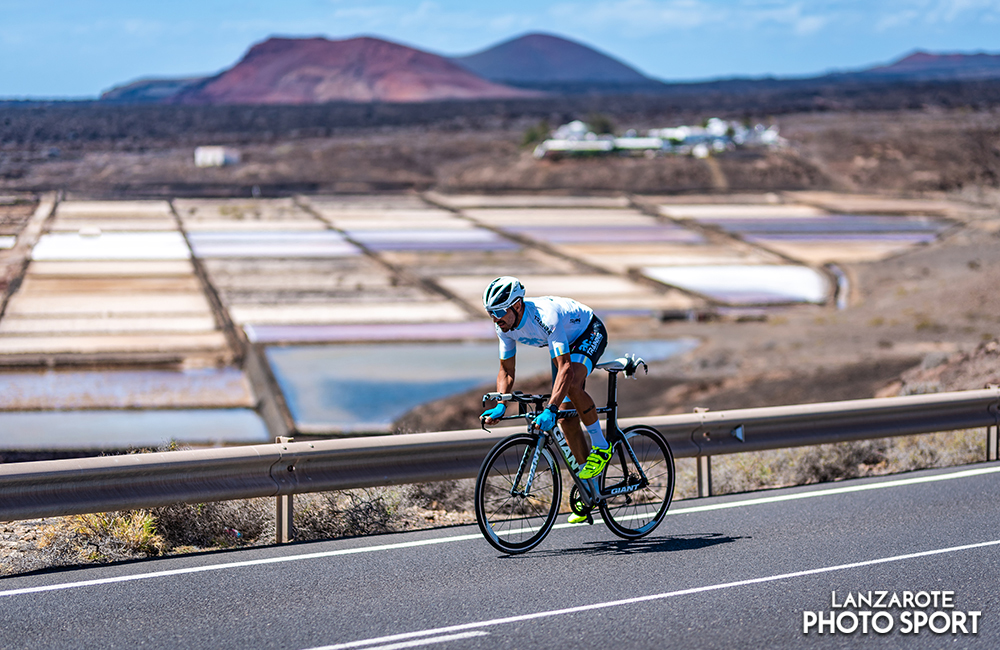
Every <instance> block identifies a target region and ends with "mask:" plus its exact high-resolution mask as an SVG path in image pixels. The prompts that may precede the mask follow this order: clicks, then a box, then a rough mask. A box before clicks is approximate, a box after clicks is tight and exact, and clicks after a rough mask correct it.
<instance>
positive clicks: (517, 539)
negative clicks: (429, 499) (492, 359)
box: [475, 356, 674, 554]
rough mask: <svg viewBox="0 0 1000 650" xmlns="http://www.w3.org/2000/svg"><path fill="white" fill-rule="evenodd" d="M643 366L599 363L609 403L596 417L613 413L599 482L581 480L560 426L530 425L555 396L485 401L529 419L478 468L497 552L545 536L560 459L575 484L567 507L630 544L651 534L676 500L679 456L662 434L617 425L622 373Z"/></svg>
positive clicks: (482, 518) (558, 488)
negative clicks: (608, 453)
mask: <svg viewBox="0 0 1000 650" xmlns="http://www.w3.org/2000/svg"><path fill="white" fill-rule="evenodd" d="M640 366H641V367H642V368H643V369H644V370H646V363H645V362H644V361H643V360H642V359H639V358H637V357H632V356H626V357H622V358H620V359H615V360H614V361H609V362H607V363H601V364H598V365H597V368H599V369H601V370H605V371H607V373H608V403H607V406H604V407H599V408H598V409H597V412H598V413H599V414H602V413H603V414H606V415H607V424H606V426H605V435H606V436H607V438H608V441H609V442H610V443H611V444H612V458H611V460H610V461H609V462H608V466H607V467H606V468H605V470H604V472H602V473H601V474H600V475H598V476H597V477H595V478H593V479H581V478H580V477H579V476H577V474H578V472H579V469H580V467H579V465H578V463H577V461H576V459H575V458H574V457H573V454H572V452H571V451H570V448H569V444H568V443H567V441H566V437H565V436H564V435H563V433H562V431H560V429H559V427H558V426H557V427H554V428H553V429H552V430H551V431H542V430H540V429H538V428H537V427H535V426H534V424H533V423H532V421H533V420H534V418H535V416H536V415H537V414H538V413H539V412H540V411H541V410H542V409H543V408H544V407H545V405H546V404H547V403H548V400H549V397H550V395H527V394H524V393H521V392H519V391H514V392H513V393H487V394H486V395H484V396H483V404H484V405H486V404H487V403H488V402H489V401H491V400H492V401H502V402H513V403H516V404H517V405H518V413H517V414H516V415H507V416H504V417H502V418H500V419H501V420H514V419H520V418H523V419H524V420H526V421H527V424H528V430H527V431H526V432H524V433H516V434H514V435H511V436H508V437H506V438H504V439H503V440H501V441H500V442H498V443H497V444H496V445H495V446H494V447H493V449H492V450H491V451H490V453H489V454H487V456H486V460H484V461H483V465H482V467H481V468H480V470H479V476H478V478H477V479H476V491H475V505H476V521H477V522H478V523H479V529H480V530H481V531H482V533H483V536H484V537H485V538H486V541H488V542H489V543H490V544H492V545H493V546H494V547H495V548H496V549H497V550H499V551H503V552H504V553H510V554H515V553H524V552H525V551H528V550H531V549H532V548H534V547H535V546H537V545H538V544H540V543H541V541H542V540H543V539H545V536H546V535H547V534H548V533H549V531H550V530H551V529H552V525H553V524H554V523H555V520H556V517H557V516H558V515H559V511H560V505H561V503H562V481H563V479H562V472H561V471H560V468H559V465H558V464H557V460H556V459H557V458H558V459H560V460H561V461H562V465H563V467H565V468H566V469H567V470H568V473H569V475H570V476H571V477H572V479H573V484H574V485H573V488H572V490H571V492H570V495H569V507H570V509H571V510H572V511H573V512H574V513H576V514H578V515H581V516H586V517H587V522H588V523H593V518H592V515H591V512H592V510H593V509H594V508H595V507H596V508H597V509H598V510H599V511H600V513H601V519H602V520H603V521H604V524H605V525H606V526H607V527H608V528H609V529H611V532H613V533H614V534H615V535H618V536H619V537H623V538H625V539H638V538H640V537H642V536H644V535H648V534H649V533H651V532H653V530H654V529H655V528H656V527H657V526H658V525H659V524H660V522H661V521H662V520H663V517H664V516H665V515H666V514H667V508H669V507H670V501H671V499H673V495H674V457H673V454H672V453H671V451H670V445H668V444H667V441H666V440H665V439H664V438H663V436H662V435H661V434H660V432H659V431H657V430H656V429H654V428H652V427H648V426H645V425H641V424H640V425H636V426H632V427H628V428H627V429H621V428H619V426H618V374H619V373H621V374H623V375H624V376H625V377H635V375H636V371H637V370H638V369H639V367H640ZM557 415H558V417H559V418H567V417H571V416H574V415H576V411H575V410H573V409H567V410H560V411H559V412H558V414H557ZM484 428H485V425H484Z"/></svg>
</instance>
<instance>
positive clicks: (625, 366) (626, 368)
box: [595, 354, 649, 377]
mask: <svg viewBox="0 0 1000 650" xmlns="http://www.w3.org/2000/svg"><path fill="white" fill-rule="evenodd" d="M639 366H642V369H643V370H645V371H646V372H647V373H648V372H649V368H647V367H646V362H645V361H643V360H642V358H641V357H637V356H635V355H634V354H626V355H625V356H624V357H619V358H617V359H615V360H614V361H606V362H604V363H599V364H597V366H595V367H596V368H600V369H601V370H607V371H608V372H624V373H625V376H626V377H633V376H635V372H636V370H638V369H639Z"/></svg>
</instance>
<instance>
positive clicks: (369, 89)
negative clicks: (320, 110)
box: [170, 37, 537, 104]
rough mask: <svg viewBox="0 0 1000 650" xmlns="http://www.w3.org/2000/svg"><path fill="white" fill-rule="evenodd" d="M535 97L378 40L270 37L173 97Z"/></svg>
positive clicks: (301, 100)
mask: <svg viewBox="0 0 1000 650" xmlns="http://www.w3.org/2000/svg"><path fill="white" fill-rule="evenodd" d="M529 96H537V93H532V92H529V91H525V90H520V89H516V88H510V87H507V86H503V85H500V84H496V83H493V82H490V81H487V80H485V79H482V78H480V77H477V76H476V75H475V74H473V73H471V72H469V71H468V70H466V69H464V68H462V67H460V66H458V65H456V64H455V63H453V62H451V61H449V60H448V59H446V58H444V57H441V56H438V55H436V54H430V53H429V52H422V51H420V50H415V49H413V48H410V47H406V46H404V45H398V44H396V43H390V42H388V41H383V40H379V39H377V38H367V37H362V38H351V39H346V40H342V41H330V40H327V39H325V38H304V39H297V38H270V39H268V40H266V41H264V42H263V43H258V44H257V45H254V46H253V47H252V48H250V51H249V52H247V54H246V56H244V57H243V59H242V60H241V61H240V62H239V63H237V64H236V65H235V66H233V67H232V68H230V69H228V70H226V71H224V72H222V73H220V74H218V75H216V76H214V77H211V78H208V79H205V80H203V81H201V82H198V83H195V84H192V85H191V86H189V87H187V88H185V89H184V90H182V91H180V92H179V93H177V94H176V95H174V96H173V97H172V98H171V99H170V102H171V103H179V104H319V103H324V102H334V101H349V102H376V101H382V102H424V101H434V100H447V99H494V98H509V97H529Z"/></svg>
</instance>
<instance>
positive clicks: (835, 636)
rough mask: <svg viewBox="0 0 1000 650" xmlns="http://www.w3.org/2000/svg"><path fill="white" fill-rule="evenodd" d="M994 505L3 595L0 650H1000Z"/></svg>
mask: <svg viewBox="0 0 1000 650" xmlns="http://www.w3.org/2000/svg"><path fill="white" fill-rule="evenodd" d="M998 493H1000V464H997V463H989V464H981V465H973V466H968V467H964V468H953V469H947V470H932V471H923V472H915V473H910V474H905V475H898V476H894V477H884V478H878V479H866V480H855V481H844V482H839V483H832V484H824V485H821V486H810V487H806V488H792V489H783V490H773V491H767V492H757V493H752V494H746V495H732V496H727V497H717V498H711V499H700V500H692V501H684V502H678V503H676V504H675V505H674V507H673V508H672V510H671V514H670V515H669V516H668V517H667V518H666V519H665V520H664V522H663V524H661V526H660V528H659V529H658V530H657V531H655V532H654V534H653V535H652V536H651V537H649V538H646V539H643V540H639V541H636V542H625V541H622V540H618V539H617V538H615V537H613V536H612V535H611V533H610V532H609V531H608V530H607V529H606V528H605V527H604V526H603V525H601V524H600V523H597V524H595V525H594V526H574V527H568V526H560V527H559V528H557V529H555V530H553V531H552V533H551V534H550V535H549V537H548V538H547V539H546V540H545V542H544V543H543V544H542V545H541V546H540V547H538V548H537V549H536V550H534V551H531V552H529V553H527V554H525V555H522V556H516V557H506V556H499V554H498V553H497V552H496V551H494V550H493V548H492V547H491V546H489V545H488V544H487V543H486V542H485V541H484V540H483V539H482V538H481V537H480V535H479V533H478V530H477V529H476V528H475V527H474V526H473V527H460V528H448V529H438V530H430V531H421V532H415V533H406V534H397V535H382V536H376V537H367V538H357V539H350V540H339V541H331V542H321V543H308V544H292V545H286V546H283V547H269V548H256V549H244V550H238V551H230V552H220V553H211V554H200V555H192V556H187V557H175V558H167V559H158V560H149V561H142V562H135V563H128V564H120V565H115V566H106V567H95V568H85V569H78V570H68V571H59V572H51V573H44V574H35V575H25V576H16V577H11V578H6V579H3V580H0V647H3V648H33V649H37V648H139V647H142V648H171V649H174V648H289V649H292V650H307V649H313V648H325V647H329V648H361V649H363V650H373V649H376V648H377V649H379V650H385V649H387V648H409V647H429V648H438V649H441V650H450V649H454V648H541V647H555V648H574V647H614V648H616V649H630V648H672V647H678V648H734V647H739V648H800V647H822V648H840V647H852V648H854V647H873V648H884V647H892V648H895V647H899V648H911V647H913V648H940V647H944V646H947V647H959V648H962V647H982V648H988V647H1000V620H998V617H1000V602H998V601H1000V525H998V524H1000V518H998V513H997V496H998ZM869 591H871V592H872V599H873V603H872V605H870V606H869V605H865V604H860V605H857V606H855V604H854V603H853V601H854V600H857V599H858V593H859V592H861V594H862V595H863V596H867V595H868V592H869ZM833 592H835V593H833ZM878 592H887V593H886V594H885V595H884V596H881V597H882V598H883V602H882V604H883V605H890V604H892V597H893V595H895V596H896V598H897V599H899V601H900V602H899V603H898V604H893V605H892V606H891V607H875V604H877V600H878V598H880V596H879V593H878ZM907 592H909V595H908V594H907ZM921 592H926V593H924V594H922V593H921ZM942 592H953V594H951V595H950V596H949V595H948V594H944V595H942ZM935 594H937V595H935ZM909 596H914V597H915V602H910V601H909V600H906V601H904V599H906V598H908V597H909ZM934 598H937V600H938V604H937V606H935V605H934V604H933V600H932V602H931V605H930V606H927V607H923V606H920V605H924V604H925V602H924V601H925V600H926V599H934ZM949 601H950V602H949ZM949 605H950V606H949ZM865 611H868V612H872V614H870V615H867V616H866V615H864V614H862V612H865ZM807 612H816V616H817V619H820V618H822V619H823V620H826V621H829V622H828V623H827V625H826V629H825V630H824V631H823V633H822V634H820V633H819V631H818V630H817V625H813V627H812V628H811V629H810V630H809V632H808V633H804V632H803V626H804V621H808V620H809V614H808V613H807ZM974 612H981V614H978V615H976V614H974ZM921 616H926V617H925V618H923V619H922V618H921ZM852 617H853V620H854V621H857V629H856V630H855V631H853V632H848V631H847V630H848V629H849V628H850V627H851V624H852ZM836 621H839V623H840V628H839V629H838V628H837V622H836ZM973 621H975V623H974V624H975V628H974V629H975V632H973ZM862 624H864V625H865V626H866V627H868V629H867V631H863V630H862ZM917 624H920V628H919V631H917V630H916V626H917ZM889 625H891V629H890V630H889V631H885V632H883V633H879V632H876V631H875V630H874V628H875V627H878V628H881V629H882V630H885V629H886V627H887V626H889ZM963 626H964V629H965V632H963ZM830 628H833V630H834V631H833V632H831V631H830Z"/></svg>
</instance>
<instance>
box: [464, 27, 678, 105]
mask: <svg viewBox="0 0 1000 650" xmlns="http://www.w3.org/2000/svg"><path fill="white" fill-rule="evenodd" d="M451 60H452V61H454V62H456V63H458V64H459V65H461V66H463V67H465V68H467V69H468V70H471V71H472V72H474V73H476V74H477V75H479V76H480V77H483V78H484V79H489V80H490V81H495V82H497V83H502V84H506V85H510V86H518V87H521V88H533V89H540V90H549V91H554V92H595V91H598V92H599V91H604V92H615V91H618V92H621V91H635V90H647V91H648V90H655V89H657V88H659V87H661V86H663V83H662V82H660V81H656V80H654V79H650V78H649V77H647V76H646V75H644V74H642V73H641V72H639V71H638V70H636V69H635V68H633V67H631V66H629V65H627V64H625V63H623V62H621V61H619V60H618V59H615V58H613V57H611V56H608V55H607V54H603V53H601V52H598V51H597V50H595V49H593V48H591V47H588V46H586V45H583V44H582V43H577V42H576V41H571V40H568V39H565V38H562V37H560V36H554V35H552V34H526V35H524V36H520V37H518V38H515V39H512V40H509V41H504V42H503V43H500V44H499V45H494V46H493V47H490V48H488V49H485V50H482V51H481V52H476V53H475V54H469V55H468V56H458V57H452V59H451Z"/></svg>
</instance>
